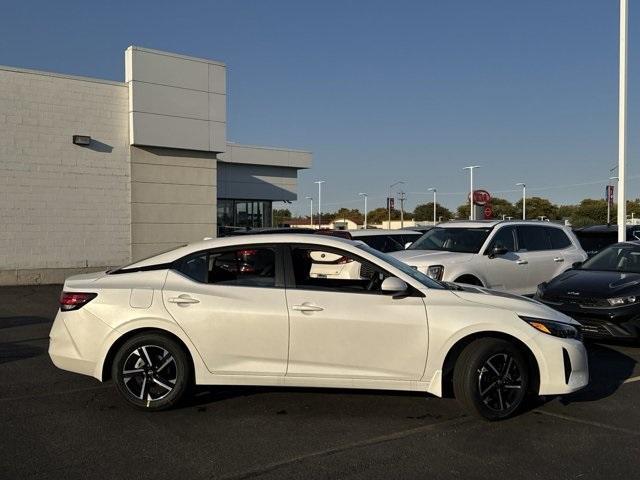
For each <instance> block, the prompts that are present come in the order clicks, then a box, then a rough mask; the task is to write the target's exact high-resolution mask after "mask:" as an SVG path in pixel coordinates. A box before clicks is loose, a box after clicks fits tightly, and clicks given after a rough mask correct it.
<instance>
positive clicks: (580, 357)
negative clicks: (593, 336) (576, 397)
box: [534, 334, 589, 395]
mask: <svg viewBox="0 0 640 480" xmlns="http://www.w3.org/2000/svg"><path fill="white" fill-rule="evenodd" d="M541 335H544V337H542V339H543V341H537V342H536V346H537V350H538V351H537V352H535V351H534V354H535V355H536V359H537V361H538V368H539V369H540V388H539V394H540V395H563V394H567V393H572V392H575V391H577V390H580V389H581V388H584V387H586V386H587V385H588V384H589V360H588V356H587V350H586V349H585V347H584V344H583V343H582V342H581V341H580V340H569V339H562V338H557V337H551V336H550V335H546V334H541ZM538 338H539V339H540V337H538Z"/></svg>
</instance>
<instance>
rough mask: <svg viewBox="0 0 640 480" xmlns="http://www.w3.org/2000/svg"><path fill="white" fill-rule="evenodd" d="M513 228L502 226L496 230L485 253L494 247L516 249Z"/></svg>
mask: <svg viewBox="0 0 640 480" xmlns="http://www.w3.org/2000/svg"><path fill="white" fill-rule="evenodd" d="M515 230H516V229H515V228H514V227H502V228H501V229H500V230H498V231H497V232H496V234H495V236H494V237H493V240H492V241H491V245H490V246H489V248H488V249H487V253H491V250H493V249H494V248H496V247H499V248H505V249H507V251H509V252H515V251H516V240H515Z"/></svg>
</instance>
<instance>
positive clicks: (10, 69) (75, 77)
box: [0, 65, 127, 87]
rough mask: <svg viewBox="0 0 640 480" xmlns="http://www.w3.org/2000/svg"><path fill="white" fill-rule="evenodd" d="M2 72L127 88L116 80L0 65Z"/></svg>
mask: <svg viewBox="0 0 640 480" xmlns="http://www.w3.org/2000/svg"><path fill="white" fill-rule="evenodd" d="M0 70H4V71H6V72H16V73H26V74H29V75H42V76H45V77H55V78H64V79H66V80H78V81H80V82H92V83H102V84H105V85H115V86H118V87H126V86H127V84H126V83H124V82H118V81H115V80H104V79H102V78H94V77H83V76H81V75H68V74H65V73H56V72H47V71H45V70H33V69H31V68H21V67H10V66H8V65H0Z"/></svg>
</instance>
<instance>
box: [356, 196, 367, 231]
mask: <svg viewBox="0 0 640 480" xmlns="http://www.w3.org/2000/svg"><path fill="white" fill-rule="evenodd" d="M358 195H360V196H361V197H363V198H364V225H363V227H364V229H365V230H366V229H367V197H368V195H367V194H366V193H364V192H360V193H359V194H358Z"/></svg>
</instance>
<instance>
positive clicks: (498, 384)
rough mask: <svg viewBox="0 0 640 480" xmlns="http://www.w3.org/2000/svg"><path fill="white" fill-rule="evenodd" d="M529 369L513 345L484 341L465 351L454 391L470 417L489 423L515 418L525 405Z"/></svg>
mask: <svg viewBox="0 0 640 480" xmlns="http://www.w3.org/2000/svg"><path fill="white" fill-rule="evenodd" d="M529 386H530V375H529V366H528V364H527V360H526V358H525V356H524V355H523V353H522V351H521V350H520V349H519V348H518V347H517V346H516V345H515V344H513V343H511V342H509V341H506V340H502V339H497V338H481V339H478V340H475V341H473V342H471V343H470V344H469V345H467V346H466V347H465V349H464V350H463V351H462V353H461V354H460V356H459V357H458V361H457V362H456V364H455V367H454V372H453V390H454V394H455V396H456V398H457V399H458V401H459V402H460V403H461V404H462V405H463V406H464V407H465V408H466V409H467V410H468V411H470V412H471V413H473V414H475V415H478V416H481V417H483V418H485V419H487V420H502V419H505V418H508V417H510V416H512V415H514V414H515V413H516V412H517V411H518V410H519V409H520V408H521V407H522V406H523V404H524V403H525V400H526V397H527V392H528V391H529Z"/></svg>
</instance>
